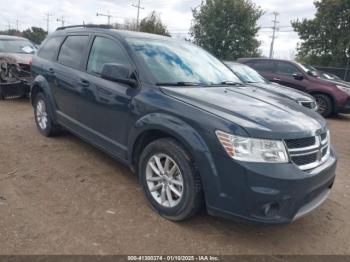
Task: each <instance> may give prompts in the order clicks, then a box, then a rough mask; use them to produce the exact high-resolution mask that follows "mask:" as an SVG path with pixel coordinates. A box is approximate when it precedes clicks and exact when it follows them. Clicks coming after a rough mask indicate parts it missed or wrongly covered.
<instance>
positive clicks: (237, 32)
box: [0, 0, 350, 67]
mask: <svg viewBox="0 0 350 262" xmlns="http://www.w3.org/2000/svg"><path fill="white" fill-rule="evenodd" d="M314 5H315V8H316V13H315V17H314V18H313V19H302V20H298V19H297V20H294V21H291V25H292V27H293V29H294V31H295V32H297V33H298V35H299V38H300V40H301V42H300V43H299V44H298V47H297V55H296V59H297V60H298V61H300V62H303V63H308V64H312V65H318V66H334V67H344V66H345V64H346V61H347V59H348V56H350V1H349V0H317V1H315V2H314ZM192 14H193V20H192V25H191V28H190V32H189V33H190V38H189V39H187V40H189V41H192V42H194V43H196V44H198V45H200V46H202V47H203V48H205V49H206V50H208V51H209V52H211V53H213V54H214V55H216V56H217V57H219V58H220V59H224V60H236V59H237V58H240V57H256V56H261V55H262V54H261V50H260V49H259V47H260V45H261V43H260V42H259V41H258V39H257V34H258V32H259V29H260V28H259V26H258V25H257V22H258V20H259V19H260V17H261V16H262V15H263V14H264V11H263V10H262V9H261V8H260V7H259V6H257V5H256V4H254V3H253V2H252V1H251V0H203V1H202V3H201V5H200V6H199V7H197V8H195V9H193V10H192ZM112 26H113V28H118V29H127V30H134V31H141V32H148V33H153V34H160V35H165V36H170V35H171V34H170V32H169V30H168V28H167V26H166V25H165V24H164V23H163V22H162V20H161V18H160V15H159V14H158V13H156V12H155V11H153V12H151V13H150V14H149V15H148V16H147V17H145V18H144V19H142V20H141V22H140V24H139V25H138V24H137V23H136V20H134V19H129V20H127V21H125V23H124V24H113V25H112ZM0 34H10V35H19V36H23V37H26V38H28V39H29V40H31V41H32V42H34V43H36V44H40V43H41V42H42V41H43V39H44V38H45V37H46V34H47V32H46V31H45V30H43V29H42V28H38V27H31V28H30V29H27V30H25V31H23V32H19V31H16V30H8V31H0Z"/></svg>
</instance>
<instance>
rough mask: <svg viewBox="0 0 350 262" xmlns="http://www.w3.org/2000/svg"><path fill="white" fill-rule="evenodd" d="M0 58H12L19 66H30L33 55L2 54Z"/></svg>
mask: <svg viewBox="0 0 350 262" xmlns="http://www.w3.org/2000/svg"><path fill="white" fill-rule="evenodd" d="M0 56H6V57H11V58H13V59H15V60H16V62H17V63H19V64H29V62H30V61H31V59H32V58H33V54H20V53H1V54H0Z"/></svg>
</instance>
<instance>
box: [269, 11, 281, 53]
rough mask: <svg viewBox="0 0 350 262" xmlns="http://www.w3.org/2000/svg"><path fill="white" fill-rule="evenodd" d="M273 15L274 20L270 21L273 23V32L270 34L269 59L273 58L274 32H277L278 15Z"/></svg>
mask: <svg viewBox="0 0 350 262" xmlns="http://www.w3.org/2000/svg"><path fill="white" fill-rule="evenodd" d="M273 15H274V17H275V19H274V20H273V21H272V22H273V28H272V29H273V32H272V40H271V47H270V58H272V57H273V46H274V44H275V39H276V30H277V24H278V23H279V22H278V21H277V16H278V15H279V14H278V13H277V12H273Z"/></svg>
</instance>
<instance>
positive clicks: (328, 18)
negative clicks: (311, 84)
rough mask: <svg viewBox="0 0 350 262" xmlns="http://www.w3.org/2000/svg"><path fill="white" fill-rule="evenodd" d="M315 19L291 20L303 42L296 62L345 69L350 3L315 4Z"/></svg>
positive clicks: (328, 1)
mask: <svg viewBox="0 0 350 262" xmlns="http://www.w3.org/2000/svg"><path fill="white" fill-rule="evenodd" d="M314 5H315V7H316V14H315V17H314V18H313V19H303V20H296V21H292V26H293V28H294V30H295V31H296V32H297V33H298V35H299V38H300V39H301V40H302V42H301V43H300V44H299V45H298V54H297V59H298V60H299V61H301V62H304V63H308V64H313V65H319V66H336V67H344V66H345V64H346V60H347V58H346V50H348V49H349V48H350V1H349V0H321V1H316V2H314Z"/></svg>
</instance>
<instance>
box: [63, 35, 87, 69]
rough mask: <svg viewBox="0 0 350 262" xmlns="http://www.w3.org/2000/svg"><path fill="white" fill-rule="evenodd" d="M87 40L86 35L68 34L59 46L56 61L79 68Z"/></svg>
mask: <svg viewBox="0 0 350 262" xmlns="http://www.w3.org/2000/svg"><path fill="white" fill-rule="evenodd" d="M88 40H89V37H88V36H86V35H75V36H68V37H67V38H66V40H65V41H64V43H63V45H62V47H61V50H60V54H59V55H58V61H59V62H60V63H62V64H64V65H66V66H70V67H75V68H79V66H80V63H81V59H82V57H83V53H84V49H85V47H86V45H87V43H88Z"/></svg>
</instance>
